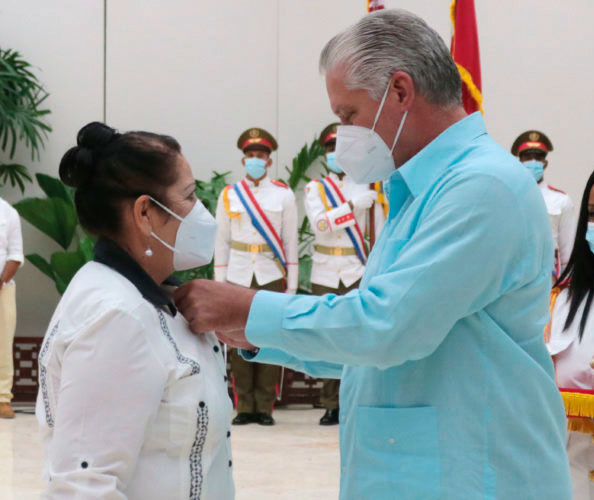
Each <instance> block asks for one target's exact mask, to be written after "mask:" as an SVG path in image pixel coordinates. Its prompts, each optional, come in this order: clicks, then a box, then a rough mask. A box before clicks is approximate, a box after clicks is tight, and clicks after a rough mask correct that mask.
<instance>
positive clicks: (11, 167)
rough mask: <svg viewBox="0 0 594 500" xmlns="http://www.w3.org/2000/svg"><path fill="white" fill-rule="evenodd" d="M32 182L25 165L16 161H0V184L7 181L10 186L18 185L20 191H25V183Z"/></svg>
mask: <svg viewBox="0 0 594 500" xmlns="http://www.w3.org/2000/svg"><path fill="white" fill-rule="evenodd" d="M24 181H27V182H33V179H31V176H30V175H29V172H28V170H27V167H25V166H23V165H19V164H17V163H2V164H0V184H2V185H3V186H5V185H6V184H7V183H8V182H10V185H11V186H12V187H16V186H18V188H19V189H20V190H21V193H23V194H24V192H25V183H24Z"/></svg>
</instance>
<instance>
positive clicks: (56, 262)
mask: <svg viewBox="0 0 594 500" xmlns="http://www.w3.org/2000/svg"><path fill="white" fill-rule="evenodd" d="M51 265H52V269H53V271H54V275H55V277H56V288H57V289H58V292H59V293H60V294H62V293H64V291H65V290H66V287H67V286H68V284H69V283H70V280H71V279H72V278H73V277H74V275H75V274H76V272H77V271H78V270H79V269H80V268H81V267H82V266H84V265H85V260H84V258H83V257H82V256H81V254H80V253H79V252H78V251H77V252H54V253H53V254H52V257H51Z"/></svg>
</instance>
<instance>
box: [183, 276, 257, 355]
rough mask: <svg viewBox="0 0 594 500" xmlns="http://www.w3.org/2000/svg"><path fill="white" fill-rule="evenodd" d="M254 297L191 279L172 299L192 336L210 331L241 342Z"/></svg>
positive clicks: (240, 290) (246, 290)
mask: <svg viewBox="0 0 594 500" xmlns="http://www.w3.org/2000/svg"><path fill="white" fill-rule="evenodd" d="M254 295H256V290H250V289H249V288H243V287H241V286H237V285H231V284H229V283H217V282H216V281H210V280H194V281H190V282H189V283H186V284H185V285H182V286H180V287H179V288H178V289H177V290H176V291H175V293H174V294H173V299H174V301H175V305H176V306H177V308H178V309H179V310H180V312H181V313H182V314H183V315H184V317H185V318H186V320H187V321H188V323H189V324H190V329H191V330H192V331H193V332H194V333H205V332H210V331H212V330H214V331H216V332H220V333H222V334H224V335H228V336H229V337H230V338H236V337H237V341H239V337H241V339H243V340H245V333H243V330H244V329H245V325H246V323H247V320H248V315H249V313H250V307H251V305H252V300H253V299H254ZM232 330H238V332H235V331H234V332H232ZM231 333H232V334H233V335H231ZM246 342H247V341H246ZM231 345H232V344H231ZM250 345H251V344H250Z"/></svg>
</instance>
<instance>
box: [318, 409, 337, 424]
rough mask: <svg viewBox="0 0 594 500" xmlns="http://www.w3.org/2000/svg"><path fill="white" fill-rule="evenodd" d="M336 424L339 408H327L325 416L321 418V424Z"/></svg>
mask: <svg viewBox="0 0 594 500" xmlns="http://www.w3.org/2000/svg"><path fill="white" fill-rule="evenodd" d="M336 424H338V408H335V409H333V410H326V413H324V416H323V417H322V418H321V419H320V425H336Z"/></svg>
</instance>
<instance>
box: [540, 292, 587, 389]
mask: <svg viewBox="0 0 594 500" xmlns="http://www.w3.org/2000/svg"><path fill="white" fill-rule="evenodd" d="M570 304H571V301H570V300H569V291H568V290H567V289H565V290H563V291H562V292H561V293H560V294H559V296H558V297H557V301H556V302H555V307H554V309H553V314H552V322H551V339H550V341H549V343H548V348H549V352H550V353H551V355H553V356H555V373H556V377H557V385H558V386H559V387H562V388H568V389H594V363H593V356H594V304H593V307H592V308H591V309H590V313H589V314H588V319H587V320H586V327H585V329H584V335H583V337H582V340H581V341H580V339H579V331H580V323H581V320H582V314H583V311H584V306H585V300H584V301H582V304H581V305H580V307H579V309H578V311H577V314H576V315H575V319H574V320H573V322H572V323H571V325H570V327H569V328H568V329H567V330H564V328H565V321H566V320H567V316H568V314H569V306H570Z"/></svg>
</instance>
